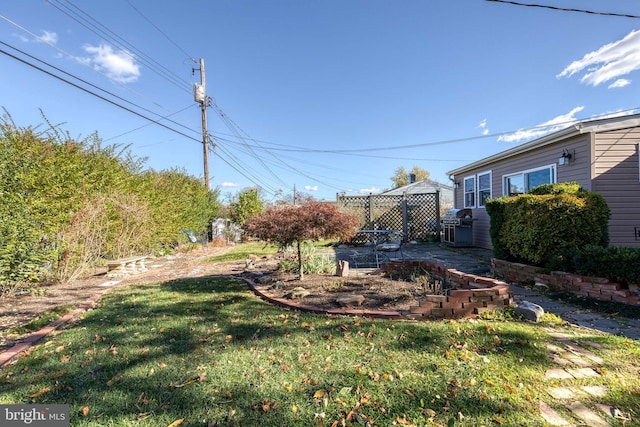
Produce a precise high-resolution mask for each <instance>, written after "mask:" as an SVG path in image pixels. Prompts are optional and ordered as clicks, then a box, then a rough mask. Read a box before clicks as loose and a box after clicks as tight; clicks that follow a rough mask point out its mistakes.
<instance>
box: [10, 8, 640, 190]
mask: <svg viewBox="0 0 640 427" xmlns="http://www.w3.org/2000/svg"><path fill="white" fill-rule="evenodd" d="M527 3H533V1H527ZM536 3H537V4H540V5H548V6H555V7H562V8H577V9H585V10H591V11H596V12H603V13H618V14H631V15H640V6H638V5H636V3H635V2H628V1H623V0H607V1H605V0H540V1H538V2H536ZM0 42H2V44H0V50H1V51H2V54H0V81H1V82H2V83H1V84H0V107H2V108H4V109H5V110H6V111H7V112H8V113H9V114H10V115H11V117H12V119H13V121H14V122H15V123H16V124H17V125H18V126H33V127H38V129H41V130H46V129H47V127H48V125H47V124H46V121H45V120H44V119H43V118H42V116H41V113H40V111H42V112H43V113H44V115H45V116H46V119H47V121H48V122H49V123H51V124H53V125H55V126H58V129H59V130H61V131H63V132H68V133H69V135H70V136H72V137H74V138H82V137H86V136H89V135H91V134H92V133H94V132H97V133H98V135H99V136H100V137H101V138H102V139H103V140H104V142H105V144H119V145H122V146H128V147H130V149H131V151H132V152H133V154H134V155H136V156H138V157H140V158H146V159H147V160H146V163H145V165H146V166H147V167H149V168H153V169H156V170H164V169H170V168H181V169H184V170H186V171H187V173H189V174H191V175H193V176H196V177H202V176H203V150H202V143H201V141H202V135H201V117H200V107H199V105H198V104H197V103H196V102H195V101H194V99H193V88H192V85H193V84H194V83H197V82H199V72H198V71H197V70H196V71H195V73H193V72H192V69H193V68H198V61H199V59H200V58H203V59H204V62H205V71H206V92H207V95H208V96H209V97H211V101H212V106H211V107H210V108H208V109H207V116H208V130H209V133H210V134H211V135H212V136H213V138H214V141H215V144H216V147H215V149H213V150H212V152H211V156H210V158H209V173H210V185H211V187H212V188H220V190H221V192H222V195H223V197H226V195H229V194H234V193H236V192H238V191H240V190H242V189H244V188H247V187H250V186H260V187H261V188H262V195H263V197H264V198H265V199H266V200H274V199H277V198H280V197H282V196H283V195H284V196H286V195H290V194H291V192H292V191H293V188H294V186H295V188H296V189H297V190H298V191H302V192H305V193H308V194H310V195H313V196H314V197H316V198H318V199H328V200H332V199H335V196H336V193H342V192H345V193H346V194H368V193H370V192H373V193H376V192H380V191H382V190H385V189H388V188H390V187H391V185H392V182H391V180H390V178H391V176H393V175H394V172H395V170H396V169H397V168H398V167H399V166H403V167H405V169H407V170H408V169H411V168H412V167H413V166H418V167H420V168H423V169H426V170H428V171H429V172H430V173H431V177H432V178H433V179H435V180H438V181H440V182H443V183H448V176H447V171H449V170H452V169H455V168H457V167H460V166H463V165H465V164H467V163H470V162H472V161H475V160H478V159H480V158H483V157H486V156H489V155H492V154H495V153H497V152H500V151H503V150H506V149H509V148H511V147H513V146H515V145H517V144H520V143H523V142H525V141H527V140H530V139H531V138H532V137H536V136H542V135H543V134H544V133H545V132H550V131H553V130H558V129H559V128H560V127H562V126H566V125H568V124H570V123H571V122H573V121H575V120H584V119H589V118H592V117H597V116H601V115H607V114H628V113H630V112H634V111H636V109H638V108H640V96H639V95H640V19H638V18H629V17H618V16H611V15H604V14H586V13H580V12H568V11H560V10H552V9H549V8H540V7H536V8H534V7H524V6H517V5H513V4H508V3H503V2H490V1H485V0H404V1H391V0H385V1H382V0H366V1H365V0H348V1H345V0H322V1H319V0H314V1H312V0H186V1H180V2H178V1H168V0H154V1H152V2H151V1H143V0H110V1H88V0H3V1H2V4H1V5H0ZM16 58H18V59H16ZM20 60H22V61H26V62H29V63H31V64H34V65H36V66H38V67H40V68H42V69H43V70H45V71H46V72H44V71H42V70H37V69H35V68H33V67H31V66H29V65H27V64H25V63H24V62H21V61H20ZM52 66H53V67H56V68H55V69H54V68H51V67H52ZM47 72H48V73H52V74H55V75H58V76H60V77H62V78H64V79H66V80H69V81H71V82H73V83H75V84H76V85H78V86H81V87H84V88H86V89H87V90H89V91H91V92H94V93H96V94H98V95H100V96H102V97H103V98H106V99H108V100H110V101H112V102H108V101H106V100H104V99H100V98H98V97H96V96H94V95H92V94H89V93H87V92H86V91H83V90H80V89H78V88H76V87H73V86H71V85H69V84H67V83H64V82H62V81H60V80H59V79H56V78H54V77H52V76H51V75H49V74H47ZM78 79H81V80H78ZM114 103H115V104H120V105H122V106H124V107H126V108H127V109H128V110H130V111H127V110H125V109H123V108H120V107H118V106H116V105H114ZM132 111H133V112H132ZM135 113H138V114H135ZM141 116H144V117H141ZM145 117H146V118H145ZM147 118H150V119H152V120H156V121H158V122H160V123H162V124H163V125H164V126H160V125H158V124H155V123H152V122H150V121H149V120H148V119H147Z"/></svg>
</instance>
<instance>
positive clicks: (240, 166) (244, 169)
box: [1, 0, 635, 192]
mask: <svg viewBox="0 0 640 427" xmlns="http://www.w3.org/2000/svg"><path fill="white" fill-rule="evenodd" d="M52 1H57V0H48V2H49V3H51V2H52ZM487 1H498V0H487ZM127 2H128V1H127ZM502 2H503V3H513V4H515V3H517V2H506V1H502ZM67 3H69V4H71V5H72V6H73V7H74V8H76V9H78V10H80V11H81V12H82V13H83V14H85V15H86V16H88V17H89V18H90V19H92V20H93V21H95V22H96V23H98V24H100V23H99V22H98V21H97V20H96V19H95V18H93V17H91V16H90V15H88V14H86V12H83V11H82V10H81V9H79V8H78V7H77V6H75V5H73V3H72V2H70V1H67ZM128 3H129V2H128ZM58 4H60V2H59V1H58ZM129 4H130V3H129ZM130 5H131V4H130ZM522 5H524V4H522ZM131 6H132V5H131ZM54 7H55V6H54ZM132 7H133V6H132ZM65 8H66V9H67V10H69V8H68V7H66V6H65ZM134 9H135V8H134ZM59 10H60V9H59ZM63 13H65V14H67V13H66V12H63ZM67 15H68V14H67ZM140 15H141V16H143V17H144V15H142V14H141V13H140ZM2 18H4V17H2ZM144 18H145V19H146V20H147V21H148V22H149V23H150V24H151V25H153V26H154V28H156V29H157V30H158V31H160V32H161V33H163V32H162V30H160V29H159V28H158V27H157V26H155V25H154V24H153V23H151V22H150V20H149V19H148V18H146V17H144ZM74 20H76V19H74ZM76 22H78V23H80V22H79V21H78V20H76ZM80 24H81V23H80ZM81 25H83V26H85V25H84V24H81ZM100 25H102V24H100ZM85 27H86V26H85ZM103 27H104V28H105V29H106V30H108V31H110V32H111V33H113V32H112V31H111V30H109V29H108V28H107V27H106V26H103ZM96 34H97V33H96ZM113 34H114V36H115V37H118V38H119V39H121V40H122V41H123V42H124V43H126V44H127V45H129V46H132V45H131V44H129V43H128V42H126V40H124V39H122V38H121V37H119V36H117V34H115V33H113ZM32 35H33V34H32ZM163 35H165V34H164V33H163ZM33 36H34V37H37V36H35V35H33ZM165 38H167V39H169V38H168V36H166V35H165ZM169 40H170V39H169ZM170 41H171V40H170ZM3 44H4V43H3ZM173 44H174V45H175V46H176V47H177V48H179V49H180V50H181V51H182V53H185V54H186V52H185V51H184V50H183V49H181V48H180V47H179V46H177V44H175V42H173ZM5 45H6V44H5ZM7 46H9V45H7ZM118 46H119V47H120V48H121V49H124V48H123V47H121V46H122V44H118ZM11 48H13V47H11ZM133 49H134V48H132V50H133ZM135 50H136V51H138V52H141V51H139V49H135ZM1 53H3V54H5V55H8V56H10V57H12V58H14V59H17V60H18V61H20V62H24V63H26V64H27V65H30V66H32V67H34V68H36V69H38V70H40V71H42V72H45V73H46V74H49V75H52V76H53V77H55V78H58V79H60V80H62V81H64V82H66V83H68V84H71V85H72V86H75V87H77V88H79V89H81V90H83V91H85V92H88V93H90V94H92V95H94V96H97V97H98V98H100V99H103V100H104V101H107V102H109V103H111V104H113V105H116V106H118V107H120V108H123V109H125V110H127V111H129V112H131V113H133V114H135V115H138V116H140V117H142V118H144V119H146V120H148V121H150V122H151V123H155V124H159V125H160V126H162V127H165V128H167V129H169V130H171V131H174V132H176V133H178V134H180V135H182V136H185V137H187V138H188V139H191V140H194V141H197V142H199V143H201V141H200V140H199V139H195V138H192V137H190V136H188V135H186V134H184V133H181V132H178V131H176V130H175V129H172V128H171V127H169V126H166V125H163V124H162V123H160V122H159V121H157V120H153V119H151V118H149V117H146V116H144V115H142V114H140V113H138V112H136V111H133V110H131V109H128V108H126V107H124V106H122V105H119V104H118V103H117V102H114V101H112V100H109V99H106V98H105V97H101V96H100V95H97V94H95V93H93V92H91V91H90V90H87V89H86V88H83V87H81V86H79V85H76V84H74V83H72V82H69V81H67V80H66V79H64V78H61V77H59V76H55V75H54V74H53V73H50V72H48V71H46V70H43V69H41V68H39V67H37V66H34V65H33V64H29V63H28V61H27V62H25V61H24V60H22V59H20V58H17V57H16V56H14V55H11V54H9V53H8V52H6V51H1ZM141 54H142V55H144V54H143V53H142V52H141ZM25 55H28V54H25ZM68 55H69V54H68ZM69 56H71V55H69ZM144 56H145V57H148V55H144ZM148 58H149V59H150V60H151V61H149V62H153V63H156V64H158V63H157V62H156V61H154V60H153V59H152V58H151V57H148ZM36 59H37V58H36ZM45 64H47V63H46V62H45ZM47 65H48V66H50V67H52V68H54V69H57V68H55V67H53V66H52V65H51V64H47ZM57 70H58V71H60V72H63V73H65V74H67V75H69V76H72V75H71V74H69V73H66V72H64V71H62V70H60V69H57ZM159 75H160V76H162V75H161V74H159ZM174 76H176V75H175V74H174ZM176 77H177V76H176ZM74 78H75V76H74ZM178 79H180V78H179V77H178ZM79 80H80V81H82V82H83V83H85V84H88V85H91V86H92V87H94V88H96V89H99V90H101V91H103V89H100V88H99V87H97V86H95V85H92V84H90V83H88V82H86V81H83V80H81V79H79ZM180 81H181V83H180V85H179V86H181V87H184V88H186V86H185V85H183V84H182V83H185V82H184V81H183V80H180ZM185 90H186V89H185ZM104 92H105V93H108V94H109V95H112V96H116V95H114V94H112V93H110V92H108V91H104ZM118 98H119V97H118ZM119 99H121V100H123V101H126V100H124V98H119ZM126 102H127V103H130V102H129V101H126ZM130 104H131V105H134V106H136V107H139V108H142V107H140V106H138V105H136V104H133V103H130ZM216 106H217V105H216ZM217 108H218V109H219V111H216V114H218V116H219V117H220V119H221V120H222V121H223V123H225V126H227V127H228V128H229V130H230V131H231V132H232V134H233V137H234V138H235V139H236V141H235V142H233V143H234V144H239V146H240V147H241V148H242V150H244V152H245V153H246V154H247V155H248V157H251V158H253V159H255V160H256V161H258V162H259V163H261V165H262V166H263V167H264V168H266V169H267V170H268V172H269V173H270V174H271V175H275V172H274V171H273V170H271V169H270V168H269V167H268V166H267V165H266V163H269V164H272V165H275V164H278V165H280V166H282V167H283V168H287V169H288V170H290V171H292V172H294V173H298V174H300V175H302V176H305V177H307V178H309V179H314V180H315V181H316V182H320V183H322V184H323V185H327V184H328V183H326V182H322V181H318V180H317V179H316V178H314V177H313V176H312V175H311V174H307V173H305V172H303V171H300V170H298V169H297V168H295V167H294V166H293V165H291V162H285V161H283V160H282V159H281V158H282V157H283V156H282V155H276V154H275V153H274V152H287V151H288V152H299V153H304V154H309V153H318V154H331V155H335V154H340V155H350V156H358V157H376V158H390V159H399V160H406V158H401V157H388V156H375V155H371V154H364V153H371V152H376V151H378V152H380V151H392V150H403V149H412V148H420V147H427V146H433V145H442V144H453V143H459V142H466V141H471V140H477V139H480V138H490V137H499V136H505V135H509V134H512V133H514V132H515V131H510V132H502V133H499V134H490V135H482V136H473V137H466V138H458V139H450V140H443V141H430V142H425V143H419V144H410V145H402V146H394V147H389V146H386V147H366V148H359V149H341V150H329V149H313V148H308V147H299V146H287V145H284V144H275V143H268V142H265V141H260V140H257V139H254V138H251V137H249V136H248V134H247V133H246V132H244V130H242V129H241V128H240V127H239V126H237V124H236V123H235V122H234V121H233V120H232V119H231V118H230V117H229V116H228V115H227V114H226V113H224V111H222V109H220V108H219V107H217ZM185 109H186V108H185ZM634 110H635V109H634ZM145 111H148V112H151V110H146V109H145ZM180 111H183V110H180ZM153 114H155V115H158V116H159V117H161V118H162V119H166V118H168V117H169V116H172V115H173V114H176V113H172V114H169V115H167V116H161V115H159V114H156V113H153ZM174 124H177V125H180V124H179V123H177V122H174ZM180 126H183V125H180ZM553 126H556V124H554V125H553ZM184 127H185V128H187V127H186V126H184ZM549 127H550V125H545V126H536V127H533V128H528V129H522V130H523V131H526V130H536V129H545V128H549ZM138 129H139V128H138ZM187 129H189V130H190V131H192V132H196V133H197V131H195V130H193V129H190V128H187ZM136 130H137V129H136ZM133 131H134V130H132V131H130V132H133ZM130 132H126V133H125V134H127V133H130ZM243 134H244V135H246V136H244V135H243ZM122 135H124V134H122ZM120 136H121V135H120ZM111 139H113V138H111ZM212 139H213V138H212ZM218 139H220V138H218ZM221 142H230V143H231V142H232V140H222V141H221ZM250 142H251V143H253V146H252V144H251V143H250ZM265 145H270V146H269V147H266V146H265ZM217 147H218V148H219V151H220V152H221V154H222V155H224V156H227V157H225V158H223V156H222V155H220V154H219V157H220V158H221V160H223V161H224V162H225V163H227V164H228V165H229V166H230V167H232V168H233V169H234V170H236V171H237V172H239V173H240V174H241V175H243V176H245V177H247V178H248V179H250V180H251V181H252V182H254V183H255V184H256V185H258V186H261V187H264V188H266V189H268V190H270V191H272V192H276V191H277V190H275V188H274V187H272V186H270V185H265V184H264V183H263V182H262V181H263V180H264V178H262V177H260V176H258V175H256V172H254V171H252V168H250V167H249V166H248V165H246V164H244V163H245V162H243V161H242V160H241V159H239V158H238V157H237V156H236V155H235V154H234V153H233V152H232V150H231V147H219V146H217ZM258 150H262V152H264V153H267V154H268V155H269V156H270V157H272V158H273V159H274V161H269V160H266V159H264V158H261V157H260V156H259V155H258ZM411 160H418V159H415V158H413V157H412V158H411ZM424 160H428V161H460V159H455V160H454V159H451V160H448V159H424ZM305 164H307V163H305ZM278 178H279V177H278ZM280 182H281V183H284V182H283V181H282V180H281V179H280Z"/></svg>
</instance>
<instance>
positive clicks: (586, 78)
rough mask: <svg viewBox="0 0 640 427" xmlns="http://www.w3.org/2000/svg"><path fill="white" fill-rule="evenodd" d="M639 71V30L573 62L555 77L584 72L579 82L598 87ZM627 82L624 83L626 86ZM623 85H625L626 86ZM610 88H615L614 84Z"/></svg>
mask: <svg viewBox="0 0 640 427" xmlns="http://www.w3.org/2000/svg"><path fill="white" fill-rule="evenodd" d="M638 69H640V30H636V31H632V32H630V33H629V34H627V35H626V36H625V37H624V38H622V39H621V40H618V41H615V42H613V43H609V44H606V45H604V46H602V47H601V48H600V49H598V50H595V51H593V52H589V53H587V54H586V55H584V56H583V57H582V59H580V60H578V61H573V62H572V63H571V64H569V66H568V67H566V68H565V69H564V70H562V71H561V72H560V74H558V75H557V76H556V77H558V78H560V77H571V76H573V75H574V74H576V73H578V72H580V71H583V70H585V74H584V75H583V76H582V78H581V79H580V81H581V82H582V83H585V84H588V85H591V86H598V85H600V84H602V83H606V82H608V81H611V80H616V79H618V77H620V76H624V75H627V74H629V73H631V72H633V71H636V70H638ZM628 83H629V81H627V82H626V84H628ZM626 84H625V85H626ZM609 87H610V88H611V87H622V86H615V83H614V84H613V85H611V86H609Z"/></svg>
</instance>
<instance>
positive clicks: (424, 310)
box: [239, 261, 513, 320]
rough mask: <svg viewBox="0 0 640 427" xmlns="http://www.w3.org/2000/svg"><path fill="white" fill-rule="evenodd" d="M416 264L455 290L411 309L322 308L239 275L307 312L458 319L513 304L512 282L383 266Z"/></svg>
mask: <svg viewBox="0 0 640 427" xmlns="http://www.w3.org/2000/svg"><path fill="white" fill-rule="evenodd" d="M407 264H409V266H411V265H413V264H415V266H420V267H423V268H425V269H427V271H430V272H433V273H435V274H436V275H438V276H441V277H446V280H448V281H449V283H452V284H453V285H454V286H455V289H451V290H450V291H448V293H447V295H427V296H426V297H425V300H424V301H421V302H420V303H419V305H418V306H415V307H411V309H410V310H409V311H408V312H407V311H378V310H360V309H351V308H332V309H322V308H319V307H314V306H309V305H305V304H300V303H297V302H295V301H291V300H289V299H285V298H278V297H273V296H271V295H269V294H267V293H265V292H262V291H261V290H260V289H258V287H257V286H256V283H255V282H254V281H252V280H251V279H249V278H246V277H239V278H240V279H242V280H244V281H245V282H246V283H247V284H248V285H249V288H250V289H251V290H252V292H253V293H255V294H256V295H257V296H259V297H260V298H262V299H264V300H266V301H269V302H270V303H272V304H275V305H279V306H281V307H286V308H291V309H295V310H300V311H303V312H307V313H316V314H333V315H346V316H362V317H378V318H387V319H408V320H409V319H411V320H419V319H424V320H430V319H456V318H462V317H475V316H477V315H479V314H482V313H484V312H487V311H493V310H498V309H501V308H505V307H508V306H510V305H511V304H512V303H513V296H512V294H511V292H510V288H509V284H508V283H506V282H503V281H501V280H498V279H492V278H489V277H483V276H476V275H475V274H468V273H464V272H461V271H458V270H455V269H453V268H449V269H447V268H446V267H445V266H443V265H441V264H436V263H432V262H428V261H410V262H408V263H407V262H406V261H392V262H390V263H387V264H385V265H384V266H383V269H386V270H393V269H394V268H400V267H403V268H406V266H407Z"/></svg>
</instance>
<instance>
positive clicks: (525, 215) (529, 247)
mask: <svg viewBox="0 0 640 427" xmlns="http://www.w3.org/2000/svg"><path fill="white" fill-rule="evenodd" d="M486 206H487V213H488V214H489V216H490V218H491V228H490V233H491V238H492V242H493V245H494V251H495V255H496V256H497V257H501V258H504V259H512V260H516V261H522V262H527V263H531V264H535V265H543V264H545V263H546V262H548V261H549V260H550V259H551V258H552V257H555V256H558V255H561V254H566V253H571V252H572V251H574V250H576V249H578V248H581V247H584V246H586V245H598V246H607V244H608V241H609V234H608V219H609V208H608V207H607V204H606V202H605V200H604V198H603V197H602V196H601V195H599V194H596V193H592V192H588V191H586V190H584V189H583V188H582V187H580V186H579V185H578V184H576V183H564V184H553V185H545V186H541V187H540V188H536V189H534V190H533V191H531V192H530V193H529V194H522V195H519V196H515V197H510V196H505V197H501V198H498V199H492V200H488V201H487V205H486ZM496 249H497V250H496Z"/></svg>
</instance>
